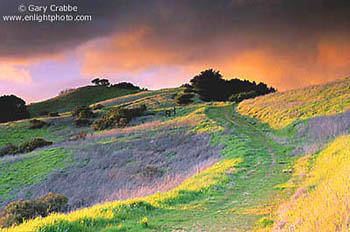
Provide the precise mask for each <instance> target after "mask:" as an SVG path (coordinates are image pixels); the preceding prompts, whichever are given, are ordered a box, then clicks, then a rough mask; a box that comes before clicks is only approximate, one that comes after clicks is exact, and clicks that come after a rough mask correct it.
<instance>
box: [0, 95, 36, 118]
mask: <svg viewBox="0 0 350 232" xmlns="http://www.w3.org/2000/svg"><path fill="white" fill-rule="evenodd" d="M0 112H1V113H0V123H2V122H9V121H16V120H20V119H26V118H29V116H30V115H29V112H28V111H27V108H26V103H25V101H24V100H22V99H21V98H19V97H16V96H15V95H10V96H7V95H5V96H2V97H0Z"/></svg>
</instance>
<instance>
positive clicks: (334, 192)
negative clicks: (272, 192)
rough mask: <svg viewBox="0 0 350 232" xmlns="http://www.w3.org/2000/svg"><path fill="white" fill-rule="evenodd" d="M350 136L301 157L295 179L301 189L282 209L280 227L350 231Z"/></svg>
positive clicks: (280, 210)
mask: <svg viewBox="0 0 350 232" xmlns="http://www.w3.org/2000/svg"><path fill="white" fill-rule="evenodd" d="M349 146H350V137H349V136H341V137H339V138H337V139H336V140H335V141H334V142H332V143H330V144H329V145H328V146H327V147H326V148H325V149H324V150H322V151H321V152H320V153H316V154H310V155H308V156H306V157H303V158H300V160H299V161H298V162H297V163H296V165H295V169H296V172H295V174H294V179H293V182H294V183H295V184H296V186H298V190H297V191H296V192H295V194H294V196H293V197H292V198H291V200H290V201H288V202H286V203H285V204H283V205H282V206H281V207H280V209H279V214H278V223H276V226H275V227H276V228H278V229H282V230H285V231H288V230H291V229H293V231H349V220H350V219H349V218H350V212H349V207H350V187H349V185H348V183H349V181H350V169H349V166H350V155H349Z"/></svg>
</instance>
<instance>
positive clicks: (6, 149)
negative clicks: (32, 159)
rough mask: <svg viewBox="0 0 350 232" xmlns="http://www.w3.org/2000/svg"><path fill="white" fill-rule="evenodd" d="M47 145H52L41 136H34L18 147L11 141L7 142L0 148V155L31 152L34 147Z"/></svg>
mask: <svg viewBox="0 0 350 232" xmlns="http://www.w3.org/2000/svg"><path fill="white" fill-rule="evenodd" d="M49 145H52V142H50V141H46V140H44V139H42V138H34V139H32V140H30V141H27V142H25V143H23V144H21V145H20V146H19V147H18V146H16V145H14V144H12V143H7V144H5V145H4V146H3V147H2V148H1V149H0V157H1V156H4V155H14V154H18V153H25V152H31V151H33V150H35V149H36V148H40V147H45V146H49Z"/></svg>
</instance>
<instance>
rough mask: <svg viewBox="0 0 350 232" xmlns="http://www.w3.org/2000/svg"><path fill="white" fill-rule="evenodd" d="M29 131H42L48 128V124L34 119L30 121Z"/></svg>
mask: <svg viewBox="0 0 350 232" xmlns="http://www.w3.org/2000/svg"><path fill="white" fill-rule="evenodd" d="M29 123H30V125H29V129H40V128H43V127H44V126H46V125H47V124H46V122H44V121H41V120H38V119H32V120H30V121H29Z"/></svg>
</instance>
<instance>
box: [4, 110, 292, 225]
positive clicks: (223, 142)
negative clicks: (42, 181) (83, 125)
mask: <svg viewBox="0 0 350 232" xmlns="http://www.w3.org/2000/svg"><path fill="white" fill-rule="evenodd" d="M179 110H180V109H179ZM164 119H165V118H164ZM198 122H199V123H198ZM173 123H175V125H177V126H176V130H179V129H181V128H183V130H186V131H189V130H190V131H193V132H197V133H199V134H202V133H204V134H205V133H210V134H211V135H212V139H211V142H210V144H211V146H212V147H216V146H219V147H222V146H224V147H225V148H224V149H223V150H222V151H221V152H220V153H221V158H220V160H219V161H218V162H216V161H215V160H213V161H214V163H215V162H216V163H215V164H214V165H212V163H213V162H209V163H208V161H209V160H210V159H209V160H208V161H206V162H204V163H202V164H200V165H199V166H197V168H198V169H199V170H203V171H202V172H197V173H198V174H197V175H194V176H193V177H190V178H189V179H187V180H186V181H185V182H183V183H182V184H180V185H179V186H178V187H176V188H174V189H172V190H170V191H166V192H164V193H157V194H154V195H150V196H148V197H142V198H134V199H132V200H129V201H117V202H114V203H107V204H103V205H98V206H95V207H93V208H90V209H88V208H86V209H83V210H78V211H76V212H73V213H71V214H68V215H61V214H57V215H51V216H50V217H48V218H44V219H36V220H34V221H29V222H27V223H24V224H22V225H21V226H19V227H16V228H14V229H13V230H11V229H10V230H9V231H65V230H67V229H68V230H69V231H174V230H176V229H178V230H185V231H187V230H192V229H196V230H202V231H232V229H233V228H235V229H240V230H243V231H244V230H247V229H251V228H254V227H258V228H260V227H265V226H266V225H265V221H267V222H268V223H267V224H269V223H270V222H271V219H270V216H269V215H270V213H271V209H272V208H273V207H275V205H276V204H277V203H278V202H279V199H282V198H284V195H285V193H284V192H283V191H282V190H281V189H276V188H274V187H273V186H276V185H280V184H282V183H284V182H285V181H287V179H288V178H289V176H290V175H289V174H288V173H287V174H283V175H281V172H282V169H283V168H285V167H286V163H288V162H289V160H290V159H291V158H292V157H289V156H287V155H285V154H286V152H285V151H286V150H285V148H284V147H282V146H281V145H279V144H278V143H276V142H275V141H273V140H272V139H271V138H269V137H267V136H266V135H265V134H264V132H263V130H264V128H263V127H261V125H257V124H256V122H253V121H251V120H250V119H249V118H244V117H241V116H240V115H238V114H237V113H235V111H234V106H232V105H230V104H228V105H227V104H214V105H212V104H210V103H208V104H197V105H191V106H189V107H184V108H182V109H181V110H180V112H179V115H178V116H177V117H175V118H172V119H170V120H169V119H168V120H165V121H163V122H162V123H161V124H159V125H158V127H157V128H161V127H162V126H166V127H167V128H169V127H168V125H172V124H173ZM183 123H185V125H186V128H184V127H183V125H184V124H183ZM223 128H226V129H225V130H224V129H223ZM130 129H131V128H130ZM145 129H146V130H147V128H143V130H145ZM153 130H154V128H153ZM156 130H159V129H156ZM135 132H136V133H137V134H138V133H139V132H137V131H134V132H133V133H135ZM109 133H110V132H109ZM113 138H116V137H115V135H114V136H112V138H110V137H108V139H107V140H106V138H103V140H102V141H101V142H103V143H104V144H110V143H115V142H117V141H118V139H120V135H119V136H118V137H117V138H118V139H113ZM124 138H125V137H124ZM140 142H141V141H138V143H140ZM85 143H86V142H85ZM191 143H192V145H193V144H194V143H193V142H191ZM82 145H83V144H81V145H80V147H81V146H82ZM66 149H67V148H66ZM68 149H69V148H68ZM194 149H195V148H194V147H192V148H191V149H190V150H187V153H188V152H190V151H191V150H194ZM208 149H209V150H210V149H213V148H208V147H207V148H205V150H208ZM163 153H166V154H169V153H168V152H167V151H164V152H163ZM178 155H180V154H177V155H175V157H176V156H178ZM99 157H101V154H99ZM168 157H173V155H172V156H168ZM215 157H216V156H215V155H214V154H213V155H211V158H215ZM101 158H102V157H101ZM208 158H209V157H208ZM171 159H173V160H172V162H179V161H176V158H175V159H174V158H171ZM188 162H191V161H190V160H189V158H187V160H186V163H188ZM129 168H130V167H129ZM99 178H103V177H101V176H99ZM171 181H174V180H171ZM169 184H171V183H167V185H169ZM99 187H101V186H99ZM129 194H130V193H129ZM132 195H134V196H135V194H132ZM144 218H147V220H148V226H142V223H141V221H142V219H144ZM261 218H263V220H262V221H263V222H262V223H258V224H255V223H256V221H259V219H261ZM144 220H146V219H144ZM270 224H271V223H270Z"/></svg>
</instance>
